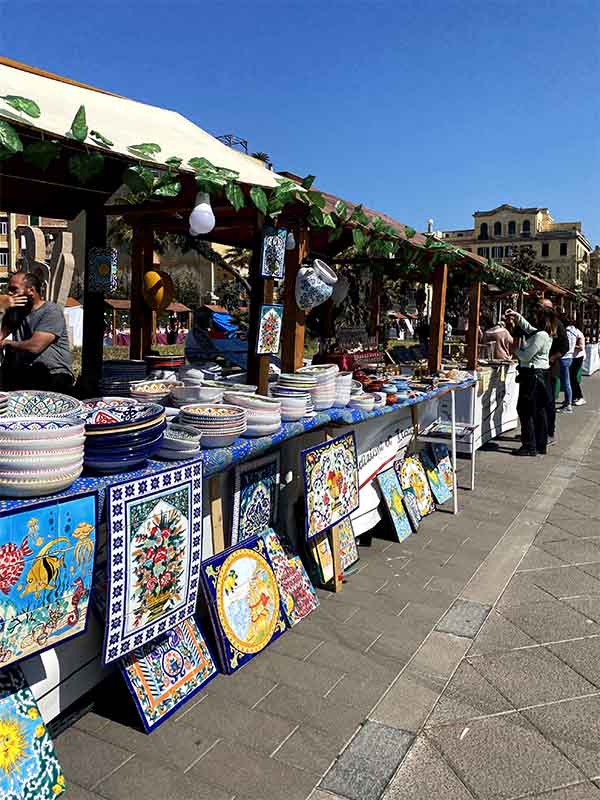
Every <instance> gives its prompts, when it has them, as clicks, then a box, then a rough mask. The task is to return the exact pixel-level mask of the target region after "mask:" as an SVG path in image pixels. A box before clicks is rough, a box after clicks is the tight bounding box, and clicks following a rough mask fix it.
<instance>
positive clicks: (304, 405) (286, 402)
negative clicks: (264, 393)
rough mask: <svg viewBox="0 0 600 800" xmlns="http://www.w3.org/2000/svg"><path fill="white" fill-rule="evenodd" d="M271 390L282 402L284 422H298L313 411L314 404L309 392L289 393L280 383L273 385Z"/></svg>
mask: <svg viewBox="0 0 600 800" xmlns="http://www.w3.org/2000/svg"><path fill="white" fill-rule="evenodd" d="M270 392H271V395H272V396H273V397H276V398H277V400H279V401H280V403H281V420H282V422H298V420H300V419H302V417H306V416H308V414H310V413H311V412H312V409H313V405H312V399H311V396H310V393H309V392H297V393H294V394H289V393H286V390H285V389H281V388H280V387H279V386H278V385H275V386H272V387H271V389H270Z"/></svg>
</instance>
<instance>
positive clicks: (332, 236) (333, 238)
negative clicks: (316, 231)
mask: <svg viewBox="0 0 600 800" xmlns="http://www.w3.org/2000/svg"><path fill="white" fill-rule="evenodd" d="M343 232H344V229H343V228H336V229H335V230H333V231H331V232H330V234H329V236H328V237H327V241H329V242H337V240H338V239H339V238H340V237H341V235H342V233H343Z"/></svg>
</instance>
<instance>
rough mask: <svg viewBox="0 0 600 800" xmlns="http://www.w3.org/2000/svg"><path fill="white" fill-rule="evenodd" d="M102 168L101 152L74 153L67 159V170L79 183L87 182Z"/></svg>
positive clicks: (98, 173) (102, 158) (102, 157)
mask: <svg viewBox="0 0 600 800" xmlns="http://www.w3.org/2000/svg"><path fill="white" fill-rule="evenodd" d="M103 169H104V156H103V155H102V153H76V154H75V155H74V156H71V158H70V159H69V172H70V173H71V174H72V175H74V176H75V177H76V178H77V180H78V181H79V182H80V183H89V182H90V181H91V180H92V178H95V177H96V176H97V175H100V173H101V172H102V170H103Z"/></svg>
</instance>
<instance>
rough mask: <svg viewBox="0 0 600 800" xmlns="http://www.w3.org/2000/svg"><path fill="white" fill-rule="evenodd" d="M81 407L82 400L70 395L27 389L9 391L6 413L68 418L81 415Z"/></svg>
mask: <svg viewBox="0 0 600 800" xmlns="http://www.w3.org/2000/svg"><path fill="white" fill-rule="evenodd" d="M3 396H4V397H6V395H3ZM81 408H82V406H81V403H80V401H79V400H75V399H74V398H73V397H69V395H66V394H58V393H57V392H39V391H33V390H27V391H19V392H9V393H8V397H7V403H6V411H5V414H6V416H7V417H60V418H66V417H77V416H79V415H80V414H81Z"/></svg>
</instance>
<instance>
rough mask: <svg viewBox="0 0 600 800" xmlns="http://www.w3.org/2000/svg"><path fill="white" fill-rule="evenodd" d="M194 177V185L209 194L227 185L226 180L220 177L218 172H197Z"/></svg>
mask: <svg viewBox="0 0 600 800" xmlns="http://www.w3.org/2000/svg"><path fill="white" fill-rule="evenodd" d="M195 177H196V186H197V187H198V190H199V191H201V192H208V193H209V194H211V193H212V192H215V191H216V190H217V189H222V188H223V187H224V186H226V185H227V180H226V179H225V178H222V177H221V176H220V175H219V173H218V172H208V171H207V172H197V173H196V176H195Z"/></svg>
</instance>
